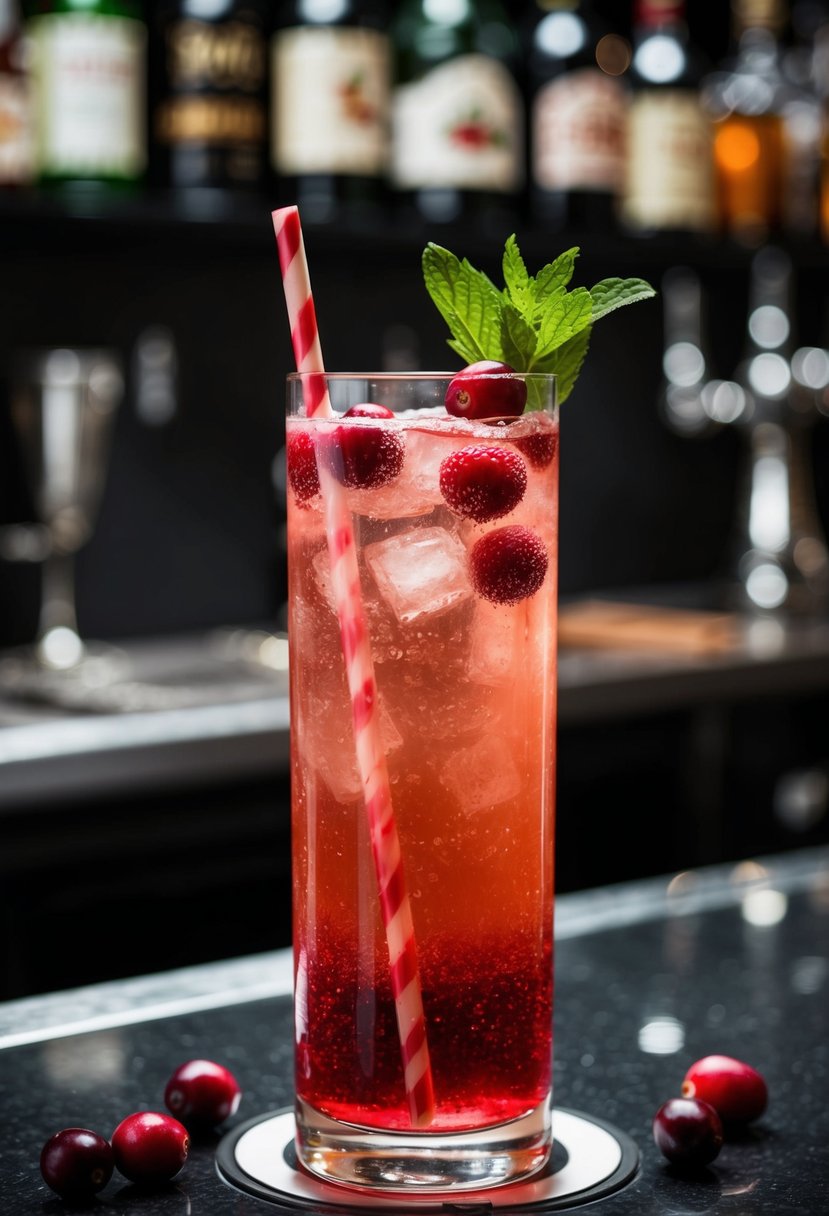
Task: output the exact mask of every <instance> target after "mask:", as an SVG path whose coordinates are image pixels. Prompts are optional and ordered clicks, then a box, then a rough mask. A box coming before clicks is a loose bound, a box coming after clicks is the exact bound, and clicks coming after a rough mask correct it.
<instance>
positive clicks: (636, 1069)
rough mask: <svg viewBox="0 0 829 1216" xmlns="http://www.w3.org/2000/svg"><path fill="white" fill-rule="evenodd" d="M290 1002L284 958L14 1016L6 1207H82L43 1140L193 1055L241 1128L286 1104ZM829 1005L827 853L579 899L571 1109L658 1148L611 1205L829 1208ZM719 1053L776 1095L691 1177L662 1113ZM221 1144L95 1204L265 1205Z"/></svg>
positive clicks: (5, 1072)
mask: <svg viewBox="0 0 829 1216" xmlns="http://www.w3.org/2000/svg"><path fill="white" fill-rule="evenodd" d="M90 928H91V932H92V933H93V934H94V926H93V927H90ZM289 989H290V959H289V957H288V955H287V954H286V953H285V952H280V953H274V954H268V955H262V956H257V957H255V958H249V959H243V960H238V961H233V962H229V963H222V964H216V965H213V966H208V967H201V968H193V969H190V970H188V971H186V972H174V973H169V974H168V975H164V976H154V977H149V978H147V979H137V980H134V981H126V982H124V983H118V984H107V985H101V986H98V987H95V988H91V989H86V990H79V991H77V992H73V993H66V994H57V995H55V996H49V997H42V998H34V999H31V1000H26V1001H18V1002H11V1003H8V1004H6V1005H0V1125H2V1133H0V1146H2V1150H1V1151H0V1212H2V1213H3V1214H4V1216H5V1214H8V1216H17V1214H18V1213H27V1212H42V1213H53V1214H55V1216H59V1214H60V1213H62V1212H64V1211H69V1210H73V1211H77V1210H78V1209H77V1208H75V1209H69V1208H68V1207H66V1206H65V1205H64V1204H63V1202H62V1201H61V1200H60V1199H58V1198H57V1197H55V1196H54V1195H52V1193H51V1192H50V1191H49V1190H48V1188H47V1187H46V1186H45V1184H44V1183H43V1182H42V1180H41V1178H40V1175H39V1172H38V1164H37V1163H38V1157H39V1153H40V1148H41V1146H42V1144H43V1142H44V1141H45V1140H46V1139H47V1138H48V1136H49V1135H50V1134H51V1133H52V1132H54V1131H56V1130H58V1129H59V1128H61V1127H65V1126H73V1125H74V1126H77V1125H80V1126H86V1127H91V1128H94V1129H96V1130H99V1131H100V1132H102V1133H103V1134H104V1135H107V1136H108V1135H109V1134H110V1133H111V1132H112V1130H113V1128H114V1127H115V1126H116V1124H117V1123H118V1122H119V1121H120V1119H121V1118H123V1117H124V1116H125V1115H126V1114H129V1113H131V1112H132V1111H134V1110H139V1109H147V1108H149V1109H153V1108H155V1109H158V1108H162V1109H163V1105H162V1095H163V1090H164V1084H165V1081H166V1079H167V1077H168V1075H169V1073H170V1072H171V1071H172V1069H173V1068H174V1067H175V1065H176V1064H178V1063H180V1062H181V1061H182V1060H184V1059H187V1058H190V1057H192V1056H208V1057H212V1058H215V1059H218V1060H220V1061H222V1062H224V1063H225V1064H227V1065H228V1066H229V1067H230V1068H231V1069H232V1070H233V1071H234V1072H235V1073H236V1074H237V1076H238V1077H239V1080H240V1081H241V1083H242V1085H243V1087H244V1090H245V1097H244V1100H243V1102H242V1106H241V1108H240V1110H239V1113H238V1115H237V1116H236V1119H235V1121H236V1122H238V1121H242V1120H245V1119H248V1118H250V1117H251V1116H254V1115H256V1114H258V1113H260V1112H265V1111H269V1110H276V1109H278V1108H281V1107H285V1106H287V1105H288V1104H289V1103H290V1099H291V1048H292V1028H291V1003H290V995H289ZM828 997H829V851H827V850H816V851H810V852H807V853H800V854H793V855H789V856H788V857H785V858H782V857H781V858H777V859H771V860H764V861H763V862H762V864H761V863H757V862H746V863H744V864H742V865H740V866H737V867H729V868H718V869H716V870H713V871H711V870H709V871H699V872H696V873H693V872H692V873H683V874H679V875H673V876H670V877H667V878H665V879H663V880H651V881H648V882H645V883H637V884H631V885H625V886H620V887H616V888H606V889H603V890H601V891H595V892H589V893H585V894H579V895H575V896H568V897H565V898H563V899H562V900H560V901H559V906H558V909H557V950H556V1014H555V1018H556V1061H555V1077H556V1099H557V1101H558V1102H560V1103H561V1105H562V1106H565V1107H570V1108H571V1109H575V1110H579V1111H584V1112H586V1113H588V1114H594V1115H597V1116H600V1117H602V1118H604V1119H606V1120H609V1121H610V1122H611V1123H613V1124H615V1125H616V1126H617V1127H618V1128H620V1129H621V1130H623V1131H625V1132H627V1133H628V1134H629V1135H630V1136H632V1137H633V1139H634V1140H635V1141H636V1143H637V1144H638V1146H639V1148H640V1151H641V1155H642V1164H641V1169H640V1171H639V1173H638V1175H637V1177H636V1178H635V1179H634V1180H633V1181H632V1182H631V1183H630V1185H628V1186H627V1187H626V1188H625V1189H623V1190H621V1191H619V1192H617V1193H616V1194H614V1195H611V1196H609V1197H607V1198H606V1199H604V1200H602V1201H601V1202H600V1206H601V1209H602V1211H603V1212H604V1211H606V1212H607V1213H608V1216H634V1214H635V1216H684V1214H686V1213H688V1214H690V1213H703V1212H714V1211H716V1212H717V1213H718V1214H719V1213H722V1214H723V1216H753V1214H755V1213H756V1214H768V1216H780V1214H787V1216H788V1214H802V1216H818V1214H820V1213H823V1212H827V1211H829V1148H828V1147H827V1146H829V1102H827V1095H829V999H827V998H828ZM711 1052H722V1053H725V1054H729V1055H736V1056H739V1057H741V1058H743V1059H746V1060H748V1061H749V1062H751V1063H753V1064H755V1065H756V1066H757V1067H758V1068H760V1069H761V1071H762V1072H763V1073H764V1074H765V1076H766V1078H767V1081H768V1083H769V1090H770V1095H771V1097H770V1104H769V1108H768V1111H767V1113H766V1115H765V1116H764V1117H763V1118H762V1119H761V1120H760V1121H759V1122H758V1123H757V1124H756V1125H754V1126H753V1127H752V1128H751V1129H750V1130H748V1131H747V1132H746V1133H745V1134H744V1136H743V1138H742V1139H740V1140H739V1141H729V1142H728V1143H727V1144H726V1146H725V1148H724V1149H723V1151H722V1153H721V1154H720V1156H719V1157H718V1158H717V1160H716V1161H715V1162H714V1163H713V1165H712V1166H711V1167H709V1169H707V1170H706V1171H705V1172H704V1173H703V1174H701V1175H700V1176H697V1177H694V1178H693V1179H687V1178H682V1177H680V1176H677V1175H676V1174H675V1173H674V1172H673V1171H672V1170H671V1168H670V1167H668V1166H667V1164H666V1163H665V1162H664V1161H663V1159H662V1158H661V1157H660V1155H659V1153H658V1152H657V1150H656V1149H655V1147H654V1145H653V1143H652V1140H651V1134H650V1123H651V1117H652V1115H653V1112H654V1111H655V1109H656V1108H657V1106H658V1105H659V1104H660V1103H661V1102H662V1101H663V1100H664V1099H666V1098H668V1097H670V1096H672V1095H675V1094H676V1093H678V1090H679V1086H680V1083H681V1081H682V1077H683V1074H684V1072H685V1069H686V1068H687V1066H688V1065H689V1064H690V1063H691V1062H692V1061H693V1060H694V1059H696V1058H698V1057H699V1056H702V1055H706V1054H709V1053H711ZM217 1140H218V1137H216V1139H215V1140H213V1141H212V1142H210V1141H207V1142H205V1141H202V1142H200V1143H198V1144H197V1145H196V1146H195V1148H194V1150H193V1151H192V1152H191V1156H190V1159H189V1161H188V1163H187V1166H186V1167H185V1169H184V1171H183V1172H182V1173H181V1175H180V1176H179V1177H178V1178H177V1179H176V1180H175V1181H174V1182H173V1183H171V1184H170V1185H169V1186H168V1187H167V1188H166V1189H164V1190H161V1191H157V1192H154V1193H152V1194H145V1193H142V1192H139V1191H137V1190H136V1189H135V1188H133V1187H131V1186H129V1185H127V1184H126V1183H125V1182H124V1180H122V1179H119V1177H118V1176H117V1175H116V1176H114V1177H113V1179H112V1181H111V1182H110V1183H109V1185H108V1186H107V1188H106V1189H105V1190H104V1191H103V1192H102V1193H101V1195H100V1196H99V1197H98V1198H97V1199H96V1200H95V1201H93V1202H92V1203H90V1204H89V1205H88V1206H87V1208H86V1209H84V1210H87V1211H92V1212H99V1213H105V1212H108V1211H112V1212H119V1213H126V1212H130V1211H134V1212H135V1213H137V1214H139V1216H168V1214H169V1216H185V1214H187V1216H251V1214H252V1213H254V1212H257V1213H267V1211H268V1210H269V1207H270V1205H268V1204H267V1203H265V1202H263V1201H260V1200H258V1199H255V1198H252V1197H250V1196H247V1195H243V1194H241V1193H240V1192H237V1191H234V1190H232V1189H230V1188H229V1187H228V1186H226V1185H225V1183H224V1182H223V1181H222V1180H221V1179H220V1178H219V1176H218V1175H217V1173H216V1169H215V1160H214V1150H215V1144H216V1142H217ZM451 1206H452V1209H453V1210H457V1209H459V1208H461V1209H462V1207H463V1205H462V1204H458V1203H453V1204H452V1205H451ZM271 1210H279V1209H278V1208H272V1209H271ZM475 1211H476V1212H477V1211H480V1205H477V1206H476V1208H475Z"/></svg>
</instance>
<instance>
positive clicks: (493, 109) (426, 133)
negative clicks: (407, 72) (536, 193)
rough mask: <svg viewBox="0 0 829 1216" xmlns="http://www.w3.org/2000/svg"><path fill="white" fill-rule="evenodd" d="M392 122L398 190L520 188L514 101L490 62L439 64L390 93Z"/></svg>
mask: <svg viewBox="0 0 829 1216" xmlns="http://www.w3.org/2000/svg"><path fill="white" fill-rule="evenodd" d="M392 115H393V138H392V176H393V179H394V183H395V185H396V186H397V187H398V188H399V189H402V190H418V189H425V188H429V187H445V188H452V189H457V190H497V191H500V192H504V193H509V192H510V191H512V190H515V189H517V188H518V187H519V186H520V185H521V179H522V174H523V158H522V154H521V144H522V120H521V97H520V94H519V92H518V87H517V85H516V83H515V81H514V80H513V78H512V76H511V75H510V73H509V71H508V70H507V68H506V67H505V66H504V65H503V64H502V63H499V62H498V61H497V60H495V59H491V58H489V57H488V56H486V55H477V54H475V55H461V56H459V57H458V58H457V59H452V60H451V61H450V62H448V63H442V64H440V66H439V67H436V68H433V69H432V70H431V71H430V72H427V73H426V75H425V76H422V77H421V78H420V79H419V80H417V81H413V82H412V83H411V84H406V85H401V86H400V87H399V88H398V89H397V91H396V93H395V98H394V107H393V112H392Z"/></svg>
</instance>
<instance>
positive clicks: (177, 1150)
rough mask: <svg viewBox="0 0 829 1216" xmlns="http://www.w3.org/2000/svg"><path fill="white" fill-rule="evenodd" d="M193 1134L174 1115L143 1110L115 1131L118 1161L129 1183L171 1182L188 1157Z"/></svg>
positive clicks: (113, 1145)
mask: <svg viewBox="0 0 829 1216" xmlns="http://www.w3.org/2000/svg"><path fill="white" fill-rule="evenodd" d="M189 1149H190V1137H189V1135H188V1132H187V1128H186V1127H182V1125H181V1124H180V1123H179V1121H178V1119H173V1118H172V1116H171V1115H161V1114H158V1113H156V1112H155V1111H151V1110H140V1111H137V1112H136V1113H135V1114H134V1115H128V1116H127V1117H126V1119H124V1120H123V1121H122V1122H121V1123H119V1124H118V1126H117V1127H116V1129H115V1131H114V1132H113V1133H112V1151H113V1153H114V1154H115V1164H116V1166H117V1167H118V1169H119V1170H120V1171H121V1173H122V1174H123V1175H124V1177H125V1178H129V1180H130V1182H138V1183H141V1184H142V1185H144V1186H151V1185H155V1184H158V1183H161V1182H168V1181H169V1180H170V1179H171V1178H172V1177H174V1176H175V1175H176V1174H177V1173H178V1172H179V1170H180V1169H181V1167H182V1166H183V1165H184V1163H185V1161H186V1160H187V1153H188V1151H189Z"/></svg>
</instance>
